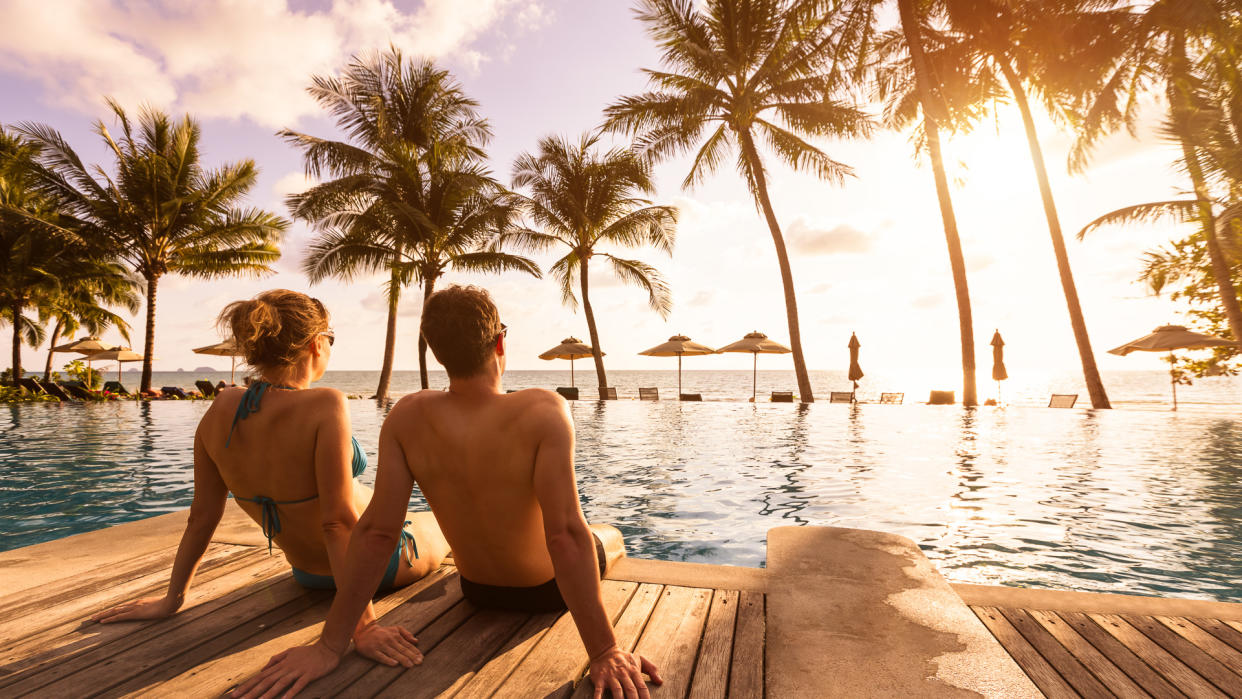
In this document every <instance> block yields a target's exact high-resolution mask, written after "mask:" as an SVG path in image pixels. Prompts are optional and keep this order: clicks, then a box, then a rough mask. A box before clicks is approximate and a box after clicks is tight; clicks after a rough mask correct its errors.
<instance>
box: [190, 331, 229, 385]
mask: <svg viewBox="0 0 1242 699" xmlns="http://www.w3.org/2000/svg"><path fill="white" fill-rule="evenodd" d="M190 351H191V352H193V353H194V354H210V355H214V356H216V357H229V358H231V359H232V362H233V363H232V366H230V367H229V383H233V374H234V373H236V371H237V358H238V357H240V356H241V350H239V349H238V348H237V345H236V343H234V342H233V338H231V337H230V338H229V339H227V340H225V341H224V342H217V343H216V344H214V345H207V346H206V347H198V348H196V349H193V350H190Z"/></svg>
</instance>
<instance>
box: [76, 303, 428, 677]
mask: <svg viewBox="0 0 1242 699" xmlns="http://www.w3.org/2000/svg"><path fill="white" fill-rule="evenodd" d="M219 324H220V326H221V327H222V328H224V329H227V330H229V331H231V333H232V336H233V339H234V342H236V343H237V347H238V349H239V350H241V353H242V355H243V356H244V357H245V360H246V363H247V364H249V365H250V366H251V368H252V369H254V371H255V373H256V374H257V375H256V377H255V380H254V381H253V382H252V383H251V384H250V386H249V387H248V388H246V389H245V390H243V389H240V388H231V389H226V390H224V391H223V392H221V393H220V394H219V395H218V396H217V397H216V399H215V401H214V402H213V404H212V406H211V408H210V409H208V411H207V413H206V414H205V415H203V419H202V421H200V422H199V424H198V431H197V432H196V433H195V435H194V500H193V502H192V503H191V505H190V516H189V520H188V521H187V523H186V528H185V533H184V534H183V535H182V537H181V544H180V546H179V547H178V549H177V557H176V560H175V562H174V564H173V570H172V580H171V581H170V582H169V585H168V593H167V594H166V595H165V596H163V597H152V598H147V599H140V600H136V601H133V602H129V603H127V604H123V605H121V606H119V607H115V608H113V609H109V610H107V611H104V612H100V613H99V614H96V615H95V616H94V617H92V619H93V620H95V621H99V622H101V623H110V622H115V621H123V620H131V619H157V618H161V617H166V616H170V615H172V614H174V613H175V612H176V611H177V610H178V609H180V608H181V605H182V603H183V602H184V600H185V594H186V590H187V589H188V588H189V587H190V582H191V580H193V578H194V571H195V569H196V568H197V567H198V564H199V561H200V560H201V559H202V557H203V553H204V552H205V551H206V549H207V545H208V544H209V543H210V542H211V537H212V535H213V534H214V532H215V530H216V526H217V525H218V524H219V523H220V518H221V517H222V516H223V514H224V507H225V504H226V502H227V499H228V494H229V493H230V492H232V493H233V497H234V499H235V500H236V501H237V504H238V505H239V506H240V507H241V508H242V509H243V510H244V511H245V512H246V514H247V515H249V516H250V518H251V519H253V520H254V521H255V522H256V523H258V524H259V526H260V527H261V528H262V529H263V533H264V534H265V535H266V536H267V539H268V548H269V550H270V548H271V546H272V545H273V544H275V545H277V546H279V547H280V549H281V551H283V552H284V554H285V558H287V559H288V561H289V564H290V565H291V566H292V567H293V577H294V579H295V580H297V581H298V582H299V583H300V584H302V585H303V586H305V587H309V588H330V589H335V584H334V581H333V577H332V572H333V571H334V570H340V568H341V567H342V566H343V565H344V562H345V551H346V547H347V545H348V543H349V536H350V532H351V531H352V530H353V527H354V524H355V523H356V522H357V521H358V515H359V512H360V511H361V510H362V509H364V508H365V507H366V504H367V502H369V501H370V495H371V491H370V490H369V489H368V488H366V487H365V486H362V485H360V484H358V483H356V482H355V481H354V480H353V479H354V478H356V477H357V476H358V475H360V474H361V473H362V471H363V470H365V469H366V466H367V459H366V454H365V453H364V452H363V451H362V449H361V448H359V446H358V442H357V441H356V440H354V439H353V438H352V437H351V436H350V428H349V410H348V407H347V406H346V403H345V396H344V394H342V393H341V392H340V391H338V390H336V389H332V388H310V385H311V384H312V383H314V382H315V381H317V380H318V379H320V378H321V377H322V376H323V373H324V370H325V369H326V368H327V365H328V359H329V357H330V356H331V354H332V344H333V341H334V340H335V335H334V334H333V331H332V329H331V327H330V326H329V325H328V313H327V311H326V310H325V309H324V307H323V304H321V303H320V302H319V301H318V300H317V299H313V298H311V297H309V296H307V295H305V294H301V293H298V292H295V291H288V290H285V289H277V290H273V291H268V292H265V293H263V294H260V295H258V296H256V297H255V298H253V299H251V300H249V301H237V302H234V303H231V304H229V305H228V306H227V307H226V308H225V309H224V311H223V312H222V313H221V314H220V318H219ZM410 519H411V520H412V522H410V521H407V522H406V525H407V526H406V531H403V532H402V537H401V543H400V545H399V546H398V547H397V550H395V551H394V552H393V555H392V559H391V560H390V562H389V565H388V572H387V573H386V574H385V576H384V580H383V582H382V583H381V589H384V588H392V587H401V586H404V585H408V584H410V583H412V582H414V581H415V580H418V579H419V578H421V577H423V576H424V575H426V574H428V573H430V572H431V571H433V570H435V569H436V568H437V567H438V566H439V565H440V562H441V561H442V560H443V559H444V556H445V555H446V553H447V552H448V544H446V543H445V541H444V537H443V535H442V534H441V533H440V530H439V528H438V527H437V526H436V523H435V519H434V517H432V515H431V513H421V514H417V515H411V517H410ZM413 641H414V638H413V636H412V635H410V633H409V632H408V631H406V630H404V629H400V628H387V627H381V626H379V625H378V624H375V614H374V610H373V609H372V608H371V607H370V605H368V606H367V611H366V612H365V613H364V614H363V617H362V619H361V620H360V621H359V623H358V626H357V627H356V629H355V632H354V643H355V647H356V648H357V649H358V651H359V652H361V653H363V654H364V655H367V656H368V657H371V658H373V659H375V660H379V661H380V662H384V663H387V664H389V665H395V664H397V663H401V664H402V665H407V666H408V665H410V664H413V663H416V662H418V661H419V660H420V659H421V655H420V654H419V652H418V650H417V649H416V648H415V647H414V645H413Z"/></svg>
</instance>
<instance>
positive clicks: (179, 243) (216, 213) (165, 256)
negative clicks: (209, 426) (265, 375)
mask: <svg viewBox="0 0 1242 699" xmlns="http://www.w3.org/2000/svg"><path fill="white" fill-rule="evenodd" d="M108 105H109V107H110V108H111V110H112V113H113V115H114V116H115V117H116V120H117V122H118V123H119V125H120V129H121V133H120V138H114V137H113V134H112V133H111V131H110V130H109V129H108V127H107V125H106V124H104V123H103V122H102V121H98V122H96V124H95V131H96V133H98V134H99V136H100V138H101V139H102V140H103V142H104V145H105V146H106V147H107V148H108V150H109V151H110V152H111V154H112V156H113V158H114V169H115V172H114V174H111V175H110V174H108V173H106V172H105V171H104V169H103V168H100V167H95V168H88V167H87V166H86V165H84V164H83V162H82V159H81V158H80V157H78V154H77V153H76V152H74V150H73V148H71V147H70V146H69V144H68V142H66V141H65V139H64V138H63V137H61V135H60V134H59V133H57V132H56V131H55V130H54V129H52V128H51V127H48V126H44V125H41V124H31V123H27V124H23V125H21V126H20V127H19V129H18V130H19V131H20V132H21V133H23V134H24V135H26V136H27V137H28V138H30V139H31V140H33V141H34V142H35V143H36V144H38V145H39V146H40V147H41V149H42V150H41V153H40V155H39V158H38V160H39V163H40V164H41V170H42V187H43V188H44V189H45V190H46V191H47V192H49V193H50V194H51V195H52V196H55V197H57V198H58V199H59V200H60V201H61V202H62V205H63V207H64V209H65V211H66V212H67V213H68V214H69V215H70V216H72V217H73V218H74V219H76V220H77V221H79V222H80V225H81V226H82V227H83V229H84V231H85V232H86V234H89V235H90V236H91V237H92V238H93V239H95V240H98V241H101V244H102V245H103V246H104V247H105V249H106V250H108V251H109V252H110V253H111V255H113V256H115V258H117V259H119V260H121V261H123V262H124V263H125V264H126V265H127V266H128V267H129V268H130V269H131V270H133V271H134V272H135V273H137V274H138V275H140V276H141V277H142V278H143V280H144V281H145V282H146V300H147V312H146V337H145V342H144V345H143V347H144V349H143V355H144V359H143V362H142V385H141V390H143V391H146V390H150V388H151V361H152V357H153V356H154V354H155V312H156V292H157V291H158V288H159V281H160V279H161V278H162V277H164V276H165V275H167V274H176V275H182V276H189V277H196V278H200V279H214V278H219V277H226V276H257V275H261V274H267V273H271V272H272V271H273V270H272V269H271V267H270V266H269V265H270V264H271V263H272V262H274V261H276V260H277V259H278V258H279V257H280V252H279V250H278V248H277V247H276V243H277V241H278V240H279V237H280V234H281V233H282V232H283V231H284V230H285V229H286V228H287V227H288V222H287V221H285V219H283V218H281V217H279V216H277V215H276V214H273V213H269V212H266V211H262V210H260V209H256V208H242V207H241V206H240V204H241V202H242V200H243V199H244V198H245V197H246V194H247V193H248V192H249V191H250V189H251V187H253V186H254V183H255V179H256V177H257V175H258V170H257V168H256V167H255V164H254V161H253V160H244V161H240V162H236V163H230V164H227V165H224V166H222V167H220V168H218V169H216V170H208V169H206V168H204V166H203V164H202V162H201V154H200V152H199V140H200V138H201V130H200V128H199V126H198V123H197V122H195V121H194V119H193V118H191V117H189V116H186V117H184V118H182V119H180V120H177V121H173V120H172V119H171V118H169V116H168V115H167V114H165V113H163V112H160V111H157V110H155V109H150V108H144V109H142V110H141V111H140V113H139V115H138V120H137V123H133V122H131V121H130V118H129V116H128V115H127V114H126V113H125V110H124V109H122V108H121V106H120V104H118V103H117V102H115V101H112V100H109V101H108Z"/></svg>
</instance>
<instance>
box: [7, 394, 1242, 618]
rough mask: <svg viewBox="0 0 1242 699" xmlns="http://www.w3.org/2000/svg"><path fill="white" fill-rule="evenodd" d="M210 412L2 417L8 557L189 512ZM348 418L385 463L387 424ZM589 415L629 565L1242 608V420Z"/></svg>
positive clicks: (676, 409)
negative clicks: (771, 533) (922, 570)
mask: <svg viewBox="0 0 1242 699" xmlns="http://www.w3.org/2000/svg"><path fill="white" fill-rule="evenodd" d="M206 408H207V404H206V403H200V402H164V403H154V404H151V403H111V404H94V405H81V404H65V405H54V404H28V405H12V406H4V407H3V408H0V465H2V467H3V471H2V472H0V550H5V549H12V548H16V547H19V546H25V545H29V544H32V543H37V542H40V541H46V540H49V539H55V538H59V537H63V536H68V535H70V534H75V533H79V532H83V531H88V530H91V529H97V528H100V527H104V526H107V525H109V524H114V523H119V522H125V521H129V520H133V519H138V518H141V517H146V516H151V515H155V514H160V513H164V512H169V511H172V510H176V509H179V508H183V507H186V506H187V505H188V504H189V502H190V498H191V449H190V437H191V435H192V434H193V430H194V425H195V424H196V423H197V421H198V418H199V417H200V416H201V414H202V413H203V411H204V410H206ZM351 408H352V417H353V424H354V430H355V433H356V435H357V436H358V439H359V441H360V442H361V443H362V444H363V447H364V448H365V449H366V450H367V451H368V452H369V455H370V457H371V459H372V463H374V460H375V448H376V439H377V436H378V433H379V425H380V422H381V421H382V419H383V411H382V410H380V409H379V408H377V407H376V405H375V404H374V403H372V402H368V401H351ZM573 415H574V420H575V424H576V426H577V431H578V444H577V460H578V471H579V486H580V489H581V492H582V498H583V501H584V509H585V510H586V513H587V516H588V517H589V518H590V519H592V520H593V521H599V522H609V523H613V524H616V525H617V526H618V527H620V528H621V530H622V531H623V532H624V533H625V535H626V541H627V545H628V547H629V551H630V554H631V555H635V556H642V557H650V558H660V559H665V560H677V561H695V562H703V563H724V564H732V565H743V566H762V565H763V564H764V555H765V553H764V551H765V547H764V537H765V533H766V532H767V530H768V529H769V528H771V527H776V526H785V525H833V526H844V527H860V528H866V529H879V530H884V531H890V532H896V533H899V534H903V535H905V536H908V537H910V538H912V539H914V540H915V541H917V542H918V543H919V544H920V545H921V546H922V548H923V550H924V551H925V552H926V553H927V555H928V556H929V557H930V558H931V559H932V560H933V561H934V562H935V563H936V564H937V566H939V568H940V570H941V571H942V572H943V573H944V574H945V576H946V577H948V578H949V579H950V580H954V581H961V582H978V583H989V584H1005V585H1021V586H1033V587H1049V588H1060V589H1077V590H1091V591H1100V592H1118V593H1131V594H1154V595H1173V596H1182V597H1198V598H1204V599H1217V600H1222V601H1231V602H1242V556H1239V555H1238V550H1239V546H1242V423H1240V422H1238V421H1237V420H1234V419H1232V417H1230V416H1227V415H1212V414H1203V413H1200V414H1194V413H1171V412H1157V411H1144V410H1114V411H1099V412H1096V411H1085V410H1050V409H1046V408H1034V407H1007V408H979V409H964V408H961V407H957V406H926V405H894V406H890V405H855V406H851V405H840V404H836V405H834V404H825V403H817V404H815V405H811V406H798V405H789V404H747V403H701V404H693V403H677V402H658V403H639V402H636V401H617V402H607V403H603V402H595V401H582V402H578V403H574V404H573ZM373 478H374V474H373V472H372V473H368V474H367V475H366V476H365V477H364V480H365V481H367V482H370V481H371V480H373ZM416 498H417V496H416ZM415 504H416V505H418V504H419V503H415Z"/></svg>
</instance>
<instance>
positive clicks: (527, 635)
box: [446, 612, 568, 699]
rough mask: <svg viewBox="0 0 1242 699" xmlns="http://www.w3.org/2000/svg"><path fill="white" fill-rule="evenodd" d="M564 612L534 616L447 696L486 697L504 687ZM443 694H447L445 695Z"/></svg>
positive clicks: (465, 698)
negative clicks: (467, 679)
mask: <svg viewBox="0 0 1242 699" xmlns="http://www.w3.org/2000/svg"><path fill="white" fill-rule="evenodd" d="M567 613H568V612H547V613H544V614H535V615H534V616H532V617H531V618H530V619H528V620H527V621H526V623H525V624H523V625H522V627H521V628H519V629H518V630H517V633H515V634H513V637H512V638H510V639H509V640H508V641H506V642H505V644H504V645H503V646H501V648H500V650H498V651H496V653H495V654H494V655H493V656H492V657H491V658H490V659H488V661H487V663H486V664H484V665H483V667H481V668H479V670H478V671H477V672H475V673H474V676H473V677H471V678H470V679H469V681H467V682H466V683H465V684H464V685H463V686H461V687H458V688H457V689H456V690H455V692H454V693H453V694H451V695H449V696H453V697H456V698H460V699H468V698H470V699H473V698H475V697H490V696H492V695H493V694H495V693H496V691H497V690H498V689H500V686H501V685H502V684H504V683H505V680H506V679H508V678H509V675H510V674H512V673H513V670H514V669H515V668H516V667H517V666H518V665H519V664H520V663H521V662H522V660H524V659H525V658H526V656H527V654H529V653H530V652H531V650H533V649H534V648H535V646H536V645H537V644H538V643H539V641H540V640H542V639H543V637H544V635H545V634H547V633H548V631H549V630H550V629H551V628H552V625H553V624H555V623H556V620H557V619H559V618H560V617H561V616H562V615H563V614H567ZM446 694H447V693H446Z"/></svg>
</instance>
